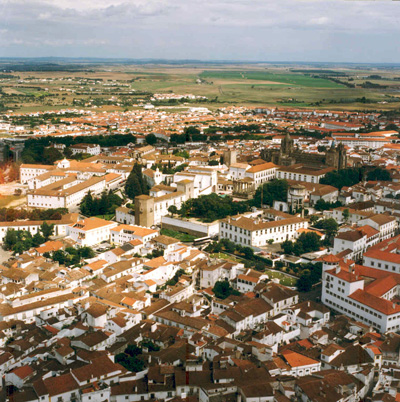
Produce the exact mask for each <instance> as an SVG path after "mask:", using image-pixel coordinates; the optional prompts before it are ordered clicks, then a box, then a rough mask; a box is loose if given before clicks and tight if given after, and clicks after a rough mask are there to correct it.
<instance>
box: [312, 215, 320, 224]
mask: <svg viewBox="0 0 400 402" xmlns="http://www.w3.org/2000/svg"><path fill="white" fill-rule="evenodd" d="M318 221H319V217H318V216H317V215H311V216H310V223H311V225H315V224H316V223H317V222H318Z"/></svg>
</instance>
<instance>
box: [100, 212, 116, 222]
mask: <svg viewBox="0 0 400 402" xmlns="http://www.w3.org/2000/svg"><path fill="white" fill-rule="evenodd" d="M114 215H115V214H105V215H96V218H100V219H105V220H107V221H109V220H111V218H112V217H113V216H114Z"/></svg>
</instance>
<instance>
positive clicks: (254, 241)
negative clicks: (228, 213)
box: [219, 216, 308, 247]
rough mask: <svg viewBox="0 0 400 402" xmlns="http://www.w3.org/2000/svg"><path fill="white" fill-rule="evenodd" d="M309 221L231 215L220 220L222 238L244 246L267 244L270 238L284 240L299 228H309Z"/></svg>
mask: <svg viewBox="0 0 400 402" xmlns="http://www.w3.org/2000/svg"><path fill="white" fill-rule="evenodd" d="M307 228H308V221H307V220H305V219H303V218H296V217H293V218H288V219H282V220H279V221H272V222H263V221H261V220H260V219H258V218H256V219H254V218H246V217H243V216H239V217H231V218H227V219H224V220H222V221H221V222H220V230H219V237H220V239H229V240H231V241H233V242H235V243H239V244H241V245H243V246H254V247H260V246H265V245H266V244H267V243H268V242H269V241H270V240H273V241H274V242H279V243H280V242H283V241H285V240H292V239H294V238H295V237H296V235H297V231H298V230H299V229H307Z"/></svg>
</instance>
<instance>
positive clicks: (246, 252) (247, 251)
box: [242, 247, 254, 260]
mask: <svg viewBox="0 0 400 402" xmlns="http://www.w3.org/2000/svg"><path fill="white" fill-rule="evenodd" d="M242 253H243V256H244V258H245V259H246V260H252V259H253V258H254V251H253V249H252V248H250V247H243V249H242Z"/></svg>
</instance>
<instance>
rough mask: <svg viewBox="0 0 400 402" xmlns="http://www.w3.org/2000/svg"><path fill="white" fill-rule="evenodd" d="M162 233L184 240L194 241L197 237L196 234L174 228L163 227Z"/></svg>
mask: <svg viewBox="0 0 400 402" xmlns="http://www.w3.org/2000/svg"><path fill="white" fill-rule="evenodd" d="M160 234H162V235H164V236H169V237H173V238H175V239H178V240H180V241H183V242H192V241H193V240H194V239H196V237H195V236H192V235H189V234H187V233H181V232H177V231H176V230H172V229H161V230H160Z"/></svg>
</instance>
